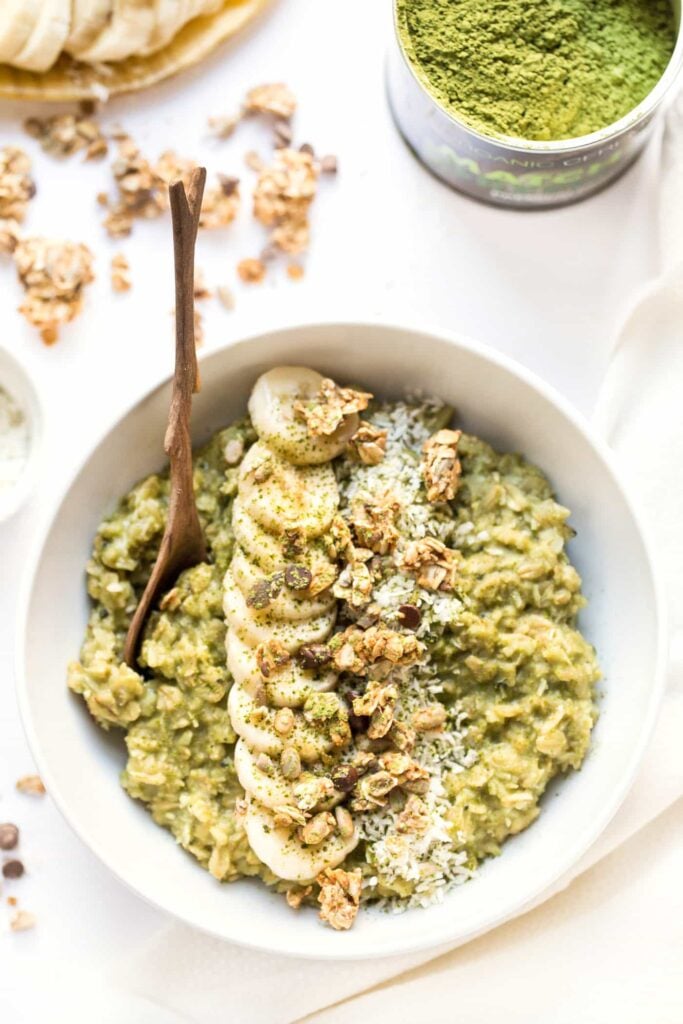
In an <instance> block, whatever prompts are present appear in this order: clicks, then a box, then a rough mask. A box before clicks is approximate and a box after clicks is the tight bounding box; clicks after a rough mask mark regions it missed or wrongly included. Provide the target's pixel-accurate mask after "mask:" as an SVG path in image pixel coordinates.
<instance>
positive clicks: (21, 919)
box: [9, 910, 36, 932]
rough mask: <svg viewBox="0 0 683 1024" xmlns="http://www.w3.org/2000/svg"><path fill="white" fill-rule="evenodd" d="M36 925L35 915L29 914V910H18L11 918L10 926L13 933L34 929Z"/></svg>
mask: <svg viewBox="0 0 683 1024" xmlns="http://www.w3.org/2000/svg"><path fill="white" fill-rule="evenodd" d="M35 924H36V917H35V914H29V912H28V910H17V912H16V913H15V914H13V915H12V917H11V918H10V922H9V926H10V928H11V929H12V931H13V932H25V931H28V930H29V928H34V927H35Z"/></svg>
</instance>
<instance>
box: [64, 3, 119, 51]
mask: <svg viewBox="0 0 683 1024" xmlns="http://www.w3.org/2000/svg"><path fill="white" fill-rule="evenodd" d="M113 7H114V0H73V6H72V9H71V30H70V32H69V35H68V36H67V40H66V42H65V44H64V49H65V50H66V51H67V53H71V54H77V53H78V52H79V51H81V50H85V49H86V47H88V46H90V44H91V43H92V42H93V41H94V40H95V39H96V38H97V36H98V35H99V34H100V32H101V31H102V30H103V29H104V28H105V26H106V25H107V21H108V20H109V18H110V17H111V14H112V10H113Z"/></svg>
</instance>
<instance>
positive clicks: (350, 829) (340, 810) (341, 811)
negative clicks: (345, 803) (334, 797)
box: [334, 804, 355, 839]
mask: <svg viewBox="0 0 683 1024" xmlns="http://www.w3.org/2000/svg"><path fill="white" fill-rule="evenodd" d="M334 816H335V818H336V819H337V828H338V829H339V834H340V836H341V837H342V838H343V839H350V838H351V836H352V835H353V833H354V832H355V826H354V824H353V818H352V817H351V814H350V813H349V811H347V809H346V808H345V807H342V805H341V804H339V805H338V806H337V807H335V809H334Z"/></svg>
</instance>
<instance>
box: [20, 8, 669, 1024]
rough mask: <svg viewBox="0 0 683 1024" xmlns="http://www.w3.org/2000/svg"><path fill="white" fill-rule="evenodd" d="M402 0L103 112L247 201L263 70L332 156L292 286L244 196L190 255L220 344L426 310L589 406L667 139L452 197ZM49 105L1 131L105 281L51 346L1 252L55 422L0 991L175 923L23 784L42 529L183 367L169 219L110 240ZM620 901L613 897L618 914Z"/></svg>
mask: <svg viewBox="0 0 683 1024" xmlns="http://www.w3.org/2000/svg"><path fill="white" fill-rule="evenodd" d="M389 6H390V5H389V4H388V3H387V2H379V0H374V2H368V0H280V2H279V3H277V4H276V5H275V6H274V8H273V9H272V11H271V12H270V13H269V14H268V15H267V16H266V17H265V18H264V19H262V20H261V22H259V24H258V25H257V26H256V27H255V28H254V29H253V30H251V31H250V32H248V33H247V34H246V35H245V36H242V37H241V38H240V40H239V42H238V44H237V45H232V46H228V47H227V48H224V49H223V50H222V51H221V52H220V53H219V54H218V55H216V56H215V57H214V58H212V59H211V60H209V61H208V62H207V63H206V64H205V65H204V66H203V67H202V68H200V69H197V70H195V71H193V72H190V73H189V74H185V75H183V76H182V77H180V78H178V79H176V80H174V81H172V82H170V83H168V84H165V85H163V86H161V87H159V88H156V89H153V90H151V91H149V92H147V93H145V94H142V95H138V96H133V97H130V98H124V99H121V100H116V101H113V102H112V103H111V104H110V106H108V108H107V112H106V117H105V120H106V122H107V123H113V122H119V123H121V124H123V125H124V127H126V128H127V129H128V130H129V131H130V132H131V133H132V134H133V136H134V137H135V138H136V139H137V140H138V141H139V142H140V144H141V146H142V148H143V150H144V152H145V153H148V154H149V155H150V156H152V157H154V156H156V155H157V154H158V153H159V152H161V151H162V150H163V149H165V148H175V149H176V150H177V151H178V152H179V153H181V154H185V155H188V156H192V157H194V158H196V159H202V160H204V161H206V163H207V165H208V168H209V173H210V174H211V172H213V171H217V170H220V171H223V172H225V173H228V174H237V175H239V176H240V177H241V178H242V180H243V192H244V194H245V195H246V196H248V193H249V184H250V182H251V180H252V178H253V175H252V172H250V171H248V170H247V169H246V168H245V167H244V164H243V155H244V152H245V151H246V150H247V149H249V148H255V149H257V150H258V149H260V150H261V151H262V152H263V153H264V154H265V153H267V151H268V149H267V147H268V145H269V143H270V136H269V133H268V131H267V129H266V128H265V127H259V126H257V125H251V124H250V125H248V126H245V127H244V128H243V129H240V130H239V131H238V132H237V134H236V135H235V136H234V137H233V139H231V140H230V141H228V142H225V143H219V144H216V143H215V142H213V141H211V140H209V139H208V138H207V134H206V119H207V116H208V115H210V114H221V113H230V112H231V111H233V110H234V109H235V108H236V107H237V106H238V104H239V101H240V98H241V96H242V95H243V93H244V91H245V90H246V89H247V88H248V87H250V86H251V85H254V84H258V83H260V82H263V81H277V80H283V81H286V82H288V83H289V84H290V85H291V86H292V88H293V89H294V91H295V93H296V94H297V96H298V97H299V100H300V109H299V112H298V114H297V117H296V121H295V125H296V141H297V142H299V143H300V142H311V143H312V144H313V145H314V146H315V147H316V150H317V151H318V152H320V153H324V152H332V153H335V154H337V155H338V157H339V163H340V173H339V176H338V178H337V179H336V180H325V181H324V182H323V184H322V187H321V190H320V195H319V198H318V200H317V201H316V205H315V209H314V217H313V231H314V241H313V245H312V248H311V252H310V256H309V258H308V259H307V261H306V275H305V278H304V279H303V280H302V281H301V282H298V283H293V282H290V281H289V280H288V279H287V278H286V276H285V274H284V269H283V267H279V268H276V269H275V270H273V271H272V272H271V274H270V277H269V279H268V281H267V282H266V283H265V284H263V285H261V286H253V287H251V288H247V287H245V286H242V285H239V284H238V283H237V282H236V278H235V265H236V263H237V262H238V260H240V259H242V258H243V257H245V256H250V255H258V253H259V251H260V249H261V247H262V245H263V234H262V230H261V229H260V227H259V226H258V225H256V224H255V223H254V222H253V221H252V219H251V217H250V215H249V212H248V200H247V201H246V202H245V204H244V209H243V212H242V216H241V218H240V221H239V224H237V225H234V226H233V227H231V228H229V229H228V230H226V231H220V232H217V233H215V234H214V235H213V236H211V237H207V235H206V234H205V235H204V236H203V237H202V238H200V241H199V248H198V256H197V263H198V266H199V267H201V268H203V269H204V270H205V272H206V278H207V282H208V284H209V285H214V286H215V285H217V284H229V285H230V286H231V287H233V288H234V290H235V292H236V295H237V308H236V310H235V311H234V312H232V313H228V312H225V311H224V310H223V309H222V308H221V307H220V305H219V304H218V303H216V302H214V303H207V304H205V307H204V308H205V309H206V311H207V314H206V318H205V322H206V341H205V350H209V349H210V348H211V347H213V346H215V345H218V344H221V343H224V342H225V341H226V340H229V339H231V338H235V337H238V336H239V335H240V334H242V333H245V332H247V331H248V330H251V329H252V328H254V327H256V326H260V325H268V324H277V323H283V322H293V321H296V320H297V319H307V320H310V319H314V318H316V317H320V318H328V317H330V318H331V317H342V318H356V317H363V318H374V317H380V318H385V319H390V320H400V319H401V318H402V317H403V316H404V315H405V316H410V318H411V319H414V318H415V317H418V318H421V319H422V321H423V322H425V323H427V324H429V323H433V324H435V325H439V324H441V325H444V326H446V327H448V328H451V329H455V330H458V331H460V332H462V333H464V334H468V335H471V336H473V337H475V338H477V339H479V340H481V341H484V342H488V343H489V344H491V345H492V346H494V347H496V348H498V349H500V350H502V351H504V352H506V353H508V354H509V355H512V356H514V357H516V358H517V359H519V360H521V361H522V362H523V363H525V364H526V365H527V366H529V367H531V368H532V369H533V370H535V371H537V372H538V373H539V374H541V375H542V376H543V377H544V378H545V379H546V380H548V381H550V382H551V383H552V384H554V385H555V386H556V387H557V388H558V389H559V390H560V391H562V392H564V394H565V395H566V396H568V397H569V398H570V399H571V400H572V401H573V402H574V403H575V404H576V405H577V406H578V407H579V408H580V409H581V410H582V411H583V412H584V413H586V414H590V412H591V410H592V407H593V403H594V400H595V396H596V393H597V390H598V387H599V384H600V379H601V375H602V372H603V369H604V366H605V364H606V360H607V355H608V351H609V344H610V338H611V337H612V336H613V333H614V330H615V327H616V325H617V322H618V317H619V313H620V311H621V310H622V309H623V308H624V305H625V303H626V301H627V300H628V298H629V296H631V295H632V294H633V292H634V291H635V290H636V288H637V287H638V286H639V285H640V284H641V283H642V282H643V281H645V280H646V279H647V278H648V277H649V276H651V275H652V274H653V273H654V272H655V270H656V235H655V231H654V227H653V224H654V216H653V211H654V197H655V183H656V170H657V160H656V147H651V149H650V151H649V152H648V154H646V156H645V158H644V159H643V160H641V161H640V162H639V163H638V164H637V165H636V166H635V167H634V168H633V169H632V170H631V171H629V172H628V174H627V175H626V176H625V177H624V178H622V179H621V180H620V181H619V182H618V183H617V184H616V185H614V186H613V187H612V188H611V189H609V190H608V191H606V192H604V193H602V194H601V195H599V196H597V197H595V198H593V199H591V200H589V201H587V202H585V203H583V204H580V205H578V206H575V207H570V208H567V209H564V210H558V211H552V212H547V213H535V214H517V213H513V212H507V211H501V210H497V209H492V208H488V207H486V206H482V205H479V204H476V203H474V202H472V201H470V200H468V199H466V198H464V197H461V196H459V195H457V194H456V193H454V192H451V191H449V190H448V189H447V188H446V187H445V186H443V185H441V184H440V183H438V182H437V181H436V180H435V179H434V178H432V177H431V176H430V175H429V174H428V173H427V172H426V171H425V170H424V169H423V168H422V167H421V166H420V165H419V164H418V163H417V162H416V161H415V159H414V158H413V157H412V155H411V154H410V153H409V151H408V150H407V148H406V147H405V145H404V144H403V142H402V141H401V139H400V138H399V136H398V134H397V132H396V131H395V129H394V126H393V124H392V122H391V119H390V116H389V113H388V110H387V105H386V100H385V95H384V83H383V71H384V67H383V65H384V55H385V52H386V49H387V46H388V45H389V44H390V39H391V33H390V18H389ZM361 25H362V30H361V28H360V26H361ZM35 110H36V108H35V107H31V108H30V110H29V109H28V108H27V107H24V106H22V105H10V104H4V105H3V107H2V110H0V142H1V143H3V144H4V143H7V142H10V141H12V142H19V143H20V144H21V143H22V142H24V144H25V145H26V148H27V149H28V150H29V151H30V153H31V155H32V156H33V157H34V159H35V177H36V180H37V184H38V195H37V197H36V199H35V200H34V201H33V203H32V204H31V207H30V213H29V216H28V221H27V225H26V226H27V230H29V231H30V232H31V233H35V234H44V235H47V236H62V237H68V238H72V239H74V240H79V241H85V242H87V243H88V244H89V245H90V246H91V248H92V249H93V251H94V252H95V253H96V256H97V271H98V280H97V281H96V283H95V284H94V285H93V286H92V287H91V288H90V289H89V292H88V297H87V301H86V308H85V311H84V314H83V315H82V317H81V318H80V319H79V320H78V321H77V322H76V323H75V324H74V325H72V326H71V327H69V328H67V329H65V330H64V331H63V335H62V338H61V340H60V341H59V343H58V345H57V346H56V347H54V348H52V349H47V348H45V347H44V346H43V345H42V344H41V342H40V340H39V339H38V337H37V336H36V335H35V333H34V332H33V331H32V330H31V329H30V328H29V327H28V326H27V325H25V324H24V322H23V320H22V318H21V317H20V316H19V314H18V313H16V312H15V309H16V306H17V305H18V303H19V301H20V289H19V286H18V284H17V282H16V280H15V276H14V271H13V268H12V266H11V264H10V263H8V264H7V266H4V267H0V309H1V310H2V333H1V343H2V344H3V345H4V346H6V347H7V348H9V349H11V350H12V351H13V352H14V353H15V354H16V355H17V356H18V357H20V358H21V359H22V361H23V362H24V363H25V364H26V365H27V366H28V367H29V369H30V371H31V373H32V374H33V377H34V380H35V382H36V384H37V385H38V387H39V389H40V393H41V398H42V401H43V405H44V411H45V417H46V426H47V453H46V464H45V473H44V477H43V480H42V483H41V487H40V490H39V491H38V492H37V493H36V494H35V497H34V499H33V501H32V503H31V505H30V506H29V507H28V508H27V509H26V510H25V512H24V513H23V514H22V515H21V517H19V518H16V519H15V520H14V521H12V522H11V523H9V524H5V525H2V526H0V573H1V574H2V576H1V578H2V587H1V588H0V623H2V627H1V628H0V688H1V691H2V692H1V699H0V821H15V822H17V823H18V824H19V825H20V827H21V829H22V844H21V850H20V854H21V857H22V859H23V860H24V861H25V864H26V867H27V876H26V877H25V878H24V879H22V880H21V881H19V882H16V883H12V884H11V885H10V884H5V886H4V891H3V901H2V905H0V996H1V995H2V992H3V988H4V989H5V991H6V990H7V989H9V988H11V987H14V985H13V984H12V983H13V981H14V980H16V979H17V978H18V977H19V976H20V975H23V974H24V972H26V977H27V978H31V979H32V984H34V985H36V986H38V987H40V986H41V985H42V984H43V983H44V982H45V981H47V980H48V979H49V976H50V974H51V973H52V974H54V975H55V976H57V975H59V974H60V973H61V972H62V970H63V969H66V965H68V964H74V963H78V964H79V965H81V966H82V965H86V966H88V965H92V967H93V968H98V967H101V966H103V965H104V964H106V963H107V962H109V961H110V960H111V959H112V958H113V957H115V956H116V955H117V953H118V952H119V951H122V950H123V949H124V948H125V949H130V948H131V947H134V946H135V945H136V944H138V943H142V942H143V941H144V940H145V939H146V938H147V937H148V936H149V935H151V934H152V933H153V932H154V931H155V930H156V929H158V928H160V927H161V926H162V924H163V923H164V920H165V919H164V918H163V916H162V915H161V914H160V913H159V912H157V911H156V910H153V909H151V908H149V907H147V906H146V905H144V904H143V903H141V902H140V901H139V900H138V899H137V898H136V897H134V896H133V895H131V894H130V893H128V892H127V891H126V890H125V889H124V888H123V887H122V886H121V885H120V884H119V883H117V882H116V881H114V880H113V879H112V878H110V877H109V875H108V874H107V872H106V871H105V869H104V868H103V867H101V866H100V865H99V863H98V862H97V861H96V860H95V859H94V857H93V856H92V855H91V854H90V853H89V852H88V851H87V850H86V849H85V848H84V847H83V846H82V845H81V844H80V842H79V841H78V840H77V839H76V838H75V837H74V836H73V835H72V834H71V832H70V830H69V828H68V826H67V825H66V824H65V823H64V822H63V821H62V819H61V818H60V816H59V815H58V814H57V812H56V810H55V809H54V808H53V807H52V806H51V804H50V801H49V799H32V798H29V797H22V796H19V795H17V794H15V792H14V781H15V779H16V778H17V777H18V776H20V775H22V774H24V773H27V772H30V771H31V770H32V762H31V757H30V754H29V751H28V748H27V746H26V743H25V741H24V738H23V735H22V731H21V726H20V723H19V719H18V715H17V712H16V708H15V701H14V695H13V679H12V648H13V642H14V636H13V616H14V612H15V605H16V599H17V593H18V585H19V580H20V576H21V574H22V570H23V569H24V566H25V563H26V562H27V558H28V552H29V550H30V545H31V541H32V539H33V537H34V534H35V532H36V530H37V527H38V525H39V523H40V521H41V519H42V518H43V517H44V516H45V515H46V514H47V512H48V511H49V509H50V507H51V503H52V498H51V495H54V493H55V492H56V490H57V489H58V488H59V487H60V485H61V483H62V482H63V480H64V478H65V477H66V476H68V475H69V473H70V471H71V468H72V467H73V466H74V465H75V464H76V463H77V461H78V460H79V458H80V456H81V455H82V453H83V452H84V450H85V449H86V448H87V447H88V445H89V444H90V441H91V439H92V438H93V437H94V436H96V435H97V434H98V433H99V432H100V430H101V429H102V428H103V427H104V425H105V424H107V423H108V422H109V421H110V420H111V419H112V418H113V417H114V416H115V415H116V413H117V411H118V410H119V409H120V408H121V407H122V406H124V405H128V403H129V402H130V400H131V399H132V398H133V397H134V396H136V395H137V394H139V393H140V392H142V391H144V390H146V389H147V387H148V385H149V384H150V383H152V382H154V381H156V380H157V379H159V378H160V376H161V375H162V374H166V373H167V372H169V371H170V369H171V363H172V323H171V318H170V310H171V307H172V305H173V296H172V254H171V236H170V225H169V221H168V219H167V218H162V219H161V220H159V221H158V222H154V223H142V222H141V223H139V224H137V225H136V226H135V230H134V234H133V237H132V238H131V239H129V240H124V241H123V242H122V243H111V242H110V241H108V239H107V238H106V236H105V234H104V232H103V230H102V228H101V226H100V220H101V211H100V210H99V209H98V207H97V206H96V203H95V195H96V193H97V192H98V191H101V190H102V189H106V188H107V187H108V186H109V183H110V180H111V179H110V173H109V170H108V162H107V161H105V162H104V163H96V164H87V165H82V163H81V160H80V157H75V158H72V159H71V160H69V161H67V162H63V163H60V162H56V161H54V160H52V159H50V158H48V157H45V156H44V155H43V154H42V153H41V152H40V151H39V148H38V146H37V145H36V144H35V143H34V142H33V141H32V140H26V139H25V136H23V134H22V132H21V127H20V126H21V121H22V118H23V117H24V116H26V115H27V114H28V113H34V112H35ZM118 250H123V251H124V252H125V253H126V254H127V255H128V257H129V259H130V262H131V265H132V274H133V282H134V286H133V291H132V292H131V293H130V294H128V295H126V296H121V297H119V296H116V297H114V296H112V293H111V291H110V287H109V275H108V264H109V259H110V257H111V255H112V253H113V252H115V251H118ZM520 415H523V410H520ZM160 441H161V439H160ZM560 454H561V453H560ZM74 653H76V652H74ZM84 770H87V766H84ZM10 893H11V894H14V895H16V896H17V897H19V899H20V903H21V906H22V907H25V908H26V909H27V910H30V911H31V912H33V913H35V914H36V916H37V918H38V924H37V927H36V929H35V930H34V931H32V932H28V933H24V934H11V933H10V932H9V931H8V930H7V920H8V918H7V909H6V907H5V905H4V896H6V895H8V894H10ZM624 898H625V897H624ZM612 912H613V908H612V907H611V906H609V905H607V906H606V907H605V914H610V913H612ZM643 931H644V933H645V931H646V929H645V928H644V929H643ZM656 941H657V940H656V936H655V937H651V938H650V939H649V940H648V944H649V948H648V951H647V956H648V957H656V956H657V946H656ZM38 965H39V968H38ZM0 1005H2V1000H1V999H0ZM17 1012H18V1011H17ZM4 1019H5V1018H4V1017H3V1020H4ZM17 1019H18V1018H17ZM45 1019H46V1020H50V1015H49V1011H48V1012H47V1015H46V1017H45ZM7 1020H8V1024H9V1021H11V1020H12V1018H11V1016H10V1017H8V1018H7ZM12 1024H13V1021H12Z"/></svg>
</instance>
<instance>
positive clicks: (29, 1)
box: [0, 0, 40, 63]
mask: <svg viewBox="0 0 683 1024" xmlns="http://www.w3.org/2000/svg"><path fill="white" fill-rule="evenodd" d="M39 11H40V0H5V2H4V3H3V5H2V12H1V13H0V62H2V63H9V62H10V61H11V60H12V59H13V58H14V56H15V55H16V54H17V53H19V51H20V50H21V49H22V47H23V46H24V44H25V43H26V41H27V39H28V37H29V36H30V34H31V32H32V31H33V28H34V26H35V24H36V21H37V20H38V14H39Z"/></svg>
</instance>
